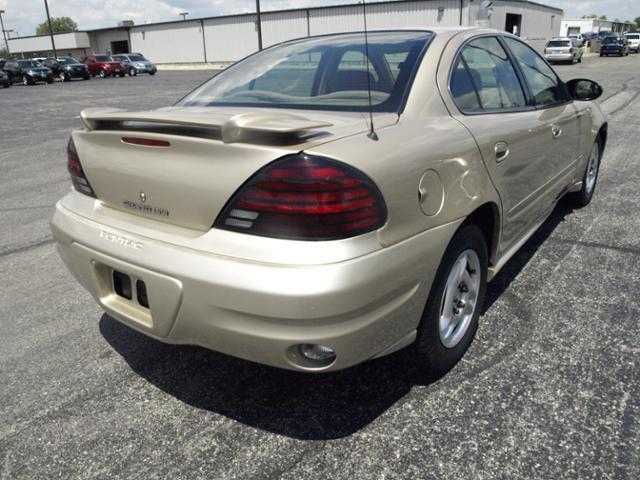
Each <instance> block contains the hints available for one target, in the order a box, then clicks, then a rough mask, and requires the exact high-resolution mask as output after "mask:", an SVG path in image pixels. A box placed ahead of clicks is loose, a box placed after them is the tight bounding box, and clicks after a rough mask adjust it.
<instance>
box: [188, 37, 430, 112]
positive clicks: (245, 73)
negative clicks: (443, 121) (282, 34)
mask: <svg viewBox="0 0 640 480" xmlns="http://www.w3.org/2000/svg"><path fill="white" fill-rule="evenodd" d="M431 38H433V34H432V33H430V32H412V31H402V32H376V33H370V34H369V41H368V43H369V45H368V55H367V49H366V48H365V37H364V34H362V33H351V34H344V35H331V36H323V37H316V38H310V39H304V40H297V41H293V42H288V43H285V44H281V45H277V46H274V47H272V48H268V49H266V50H263V51H262V52H259V53H257V54H255V55H252V56H250V57H247V58H246V59H245V60H243V61H241V62H239V63H237V64H235V65H233V66H232V67H230V68H228V69H227V70H225V71H224V72H222V73H220V74H219V75H217V76H215V77H214V78H213V79H211V80H210V81H209V82H207V83H205V84H204V85H203V86H201V87H200V88H198V89H196V90H195V91H193V92H192V93H190V94H189V95H187V96H186V97H185V98H184V99H183V100H181V101H180V103H179V105H181V106H249V107H270V108H302V109H312V110H346V111H358V112H361V111H367V110H368V108H369V87H370V89H371V103H372V106H373V110H374V111H378V112H397V111H399V110H400V109H401V106H402V104H403V102H404V98H405V95H406V93H407V92H408V90H409V88H410V83H411V79H412V77H413V72H414V70H415V69H416V67H417V65H418V64H419V62H420V59H421V58H422V54H423V52H424V50H425V48H426V46H427V44H428V43H429V41H430V40H431Z"/></svg>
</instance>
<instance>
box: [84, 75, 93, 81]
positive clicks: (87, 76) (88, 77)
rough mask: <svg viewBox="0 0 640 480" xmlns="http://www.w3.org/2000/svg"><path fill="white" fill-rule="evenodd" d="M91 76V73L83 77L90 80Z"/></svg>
mask: <svg viewBox="0 0 640 480" xmlns="http://www.w3.org/2000/svg"><path fill="white" fill-rule="evenodd" d="M90 78H91V77H90V76H89V75H86V76H84V77H82V79H83V80H89V79H90Z"/></svg>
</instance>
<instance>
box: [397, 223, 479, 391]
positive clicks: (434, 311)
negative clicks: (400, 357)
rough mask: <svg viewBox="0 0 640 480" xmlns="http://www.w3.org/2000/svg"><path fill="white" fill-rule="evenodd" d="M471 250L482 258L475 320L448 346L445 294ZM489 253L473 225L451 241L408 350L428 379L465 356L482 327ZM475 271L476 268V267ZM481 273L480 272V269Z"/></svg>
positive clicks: (424, 376) (474, 314)
mask: <svg viewBox="0 0 640 480" xmlns="http://www.w3.org/2000/svg"><path fill="white" fill-rule="evenodd" d="M467 250H473V251H474V252H475V253H476V255H477V258H478V260H479V268H480V272H479V276H480V277H479V281H480V284H479V288H478V296H477V300H476V302H475V307H474V310H473V314H472V317H471V320H470V321H469V323H468V325H467V327H466V331H465V332H464V335H463V336H462V337H461V338H460V340H459V341H458V342H457V343H456V344H455V345H453V346H451V347H449V348H447V347H446V346H445V345H444V344H443V341H442V339H441V333H440V321H441V315H442V312H443V311H444V308H445V306H444V305H443V302H444V295H445V292H446V286H447V280H448V279H449V274H450V273H451V271H452V269H453V267H454V265H456V262H457V261H458V259H459V258H460V256H461V255H462V254H463V252H465V251H467ZM488 262H489V254H488V251H487V243H486V241H485V238H484V235H483V233H482V230H481V229H480V228H479V227H477V226H476V225H473V224H464V225H463V226H462V227H460V229H459V230H458V231H457V232H456V234H455V235H454V236H453V238H452V239H451V242H449V245H448V246H447V249H446V251H445V253H444V256H443V257H442V261H441V262H440V266H439V267H438V271H437V273H436V276H435V279H434V281H433V284H432V286H431V292H430V293H429V298H428V300H427V304H426V307H425V309H424V312H423V314H422V319H421V320H420V325H419V326H418V334H417V338H416V341H415V343H414V344H413V345H412V346H411V347H410V348H409V349H408V353H409V355H410V356H411V357H412V358H411V360H412V362H413V363H414V365H415V366H416V367H417V369H418V372H419V374H420V376H421V377H422V378H424V379H426V380H432V379H436V378H440V377H441V376H443V375H444V374H445V373H447V372H448V371H449V370H451V369H452V368H453V367H454V366H455V365H456V364H457V363H458V362H459V361H460V359H461V358H462V357H463V355H464V354H465V352H466V351H467V350H468V349H469V346H470V345H471V342H472V341H473V339H474V337H475V334H476V330H477V329H478V318H479V317H480V312H481V311H482V304H483V303H484V297H485V293H486V288H487V268H488ZM474 272H475V270H474ZM476 273H477V272H476Z"/></svg>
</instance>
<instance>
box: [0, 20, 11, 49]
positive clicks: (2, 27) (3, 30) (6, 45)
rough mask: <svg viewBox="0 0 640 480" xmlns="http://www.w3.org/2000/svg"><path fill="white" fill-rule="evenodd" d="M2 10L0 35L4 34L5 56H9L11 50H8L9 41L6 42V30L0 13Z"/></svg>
mask: <svg viewBox="0 0 640 480" xmlns="http://www.w3.org/2000/svg"><path fill="white" fill-rule="evenodd" d="M3 13H4V10H0V28H1V29H2V35H3V36H4V45H5V47H6V48H7V58H9V57H10V56H11V52H9V42H7V32H6V30H5V29H4V22H3V21H2V14H3Z"/></svg>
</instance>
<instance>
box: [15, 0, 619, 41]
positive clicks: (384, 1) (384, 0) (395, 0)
mask: <svg viewBox="0 0 640 480" xmlns="http://www.w3.org/2000/svg"><path fill="white" fill-rule="evenodd" d="M416 1H417V0H381V1H373V2H371V3H367V5H368V6H372V5H389V4H403V3H413V2H416ZM427 1H433V2H435V1H436V0H427ZM467 1H468V0H467ZM506 1H512V2H517V3H525V4H530V5H535V6H538V7H542V8H545V9H548V10H553V11H556V12H560V13H563V14H564V10H562V9H561V8H557V7H552V6H550V5H543V4H541V3H537V2H534V1H531V0H506ZM337 7H362V3H344V4H336V5H324V6H317V7H306V8H285V9H280V10H263V11H262V14H263V15H268V14H274V13H293V12H312V11H318V10H326V9H329V8H337ZM255 15H256V12H244V13H231V14H225V15H213V16H209V17H199V18H190V19H188V20H165V21H162V22H154V23H141V24H138V25H131V26H114V27H101V28H93V29H87V30H76V31H74V32H65V33H56V34H54V35H65V34H68V33H87V34H90V33H92V32H101V31H107V30H131V29H134V28H135V29H139V28H144V27H153V26H156V25H169V24H172V23H178V24H180V23H192V22H198V23H200V22H204V21H206V20H217V19H221V18H222V19H224V18H234V17H236V18H237V17H248V16H255ZM623 23H624V22H623ZM47 36H49V34H48V33H47V34H44V35H27V36H22V37H13V38H10V39H7V40H9V41H10V40H19V39H23V38H36V37H47Z"/></svg>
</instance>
